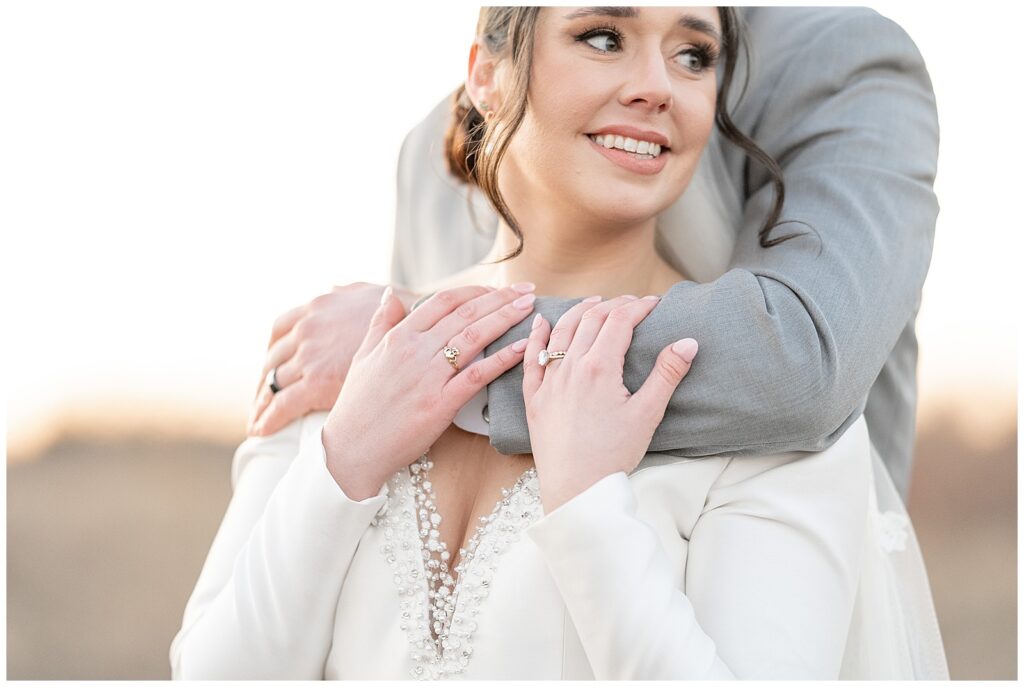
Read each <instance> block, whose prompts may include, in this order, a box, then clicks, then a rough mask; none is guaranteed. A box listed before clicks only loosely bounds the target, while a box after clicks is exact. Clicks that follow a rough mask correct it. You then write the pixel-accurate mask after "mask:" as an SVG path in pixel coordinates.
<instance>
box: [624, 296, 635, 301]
mask: <svg viewBox="0 0 1024 687" xmlns="http://www.w3.org/2000/svg"><path fill="white" fill-rule="evenodd" d="M623 298H628V299H629V300H631V301H635V300H636V296H633V295H631V294H627V295H625V296H623Z"/></svg>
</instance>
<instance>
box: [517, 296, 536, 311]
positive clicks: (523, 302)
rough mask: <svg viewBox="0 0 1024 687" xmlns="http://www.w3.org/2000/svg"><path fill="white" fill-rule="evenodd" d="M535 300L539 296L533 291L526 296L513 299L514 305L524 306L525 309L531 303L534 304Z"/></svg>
mask: <svg viewBox="0 0 1024 687" xmlns="http://www.w3.org/2000/svg"><path fill="white" fill-rule="evenodd" d="M535 300H537V297H536V296H535V295H533V294H532V293H528V294H526V295H525V296H520V297H519V298H517V299H515V300H514V301H512V305H514V306H516V307H517V308H522V309H523V310H526V309H527V308H529V307H530V306H531V305H533V302H534V301H535Z"/></svg>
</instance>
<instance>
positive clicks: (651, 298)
mask: <svg viewBox="0 0 1024 687" xmlns="http://www.w3.org/2000/svg"><path fill="white" fill-rule="evenodd" d="M660 298H661V296H644V298H643V300H645V301H656V300H658V299H660Z"/></svg>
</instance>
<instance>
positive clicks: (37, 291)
mask: <svg viewBox="0 0 1024 687" xmlns="http://www.w3.org/2000/svg"><path fill="white" fill-rule="evenodd" d="M437 7H438V5H436V4H431V3H411V2H408V3H405V2H403V3H394V2H383V3H339V2H327V1H319V2H303V3H284V2H274V3H271V2H234V1H232V2H227V1H210V0H202V1H197V0H187V1H178V2H174V3H170V2H138V1H136V0H131V1H123V2H116V1H111V0H97V1H94V2H89V3H81V2H67V1H56V0H55V1H53V2H45V3H40V2H7V3H4V4H3V6H2V8H0V92H2V93H4V100H5V105H4V106H3V108H2V109H0V217H2V225H3V235H4V255H5V257H6V260H5V261H4V262H5V269H4V277H3V278H4V286H5V294H6V299H7V316H6V323H7V331H8V334H7V336H6V337H4V346H5V349H4V357H5V359H6V360H7V361H8V364H7V375H6V380H5V385H4V386H5V389H6V391H5V393H6V398H7V427H8V432H9V436H8V439H9V445H10V447H11V448H12V450H16V449H17V447H19V446H28V445H29V444H30V443H31V442H32V441H33V439H34V438H35V437H38V436H40V435H39V434H38V433H39V432H40V431H44V430H45V429H46V428H47V427H49V426H52V423H53V421H54V419H55V418H57V417H60V416H66V415H69V414H70V415H77V416H79V417H80V418H84V419H83V420H82V421H83V422H87V421H91V419H92V418H95V417H100V416H103V415H106V416H110V415H111V414H113V415H115V416H116V417H120V418H122V419H123V420H125V421H126V422H139V423H147V424H149V423H151V422H152V421H153V420H154V419H159V418H163V419H165V420H167V421H174V422H173V423H172V424H174V425H175V426H180V422H181V419H182V418H185V419H187V421H188V422H191V423H195V426H199V427H200V428H208V429H209V430H210V431H213V432H216V431H222V430H218V429H217V428H223V427H224V426H225V421H227V422H228V423H232V424H228V425H227V426H228V427H232V428H234V431H233V432H232V434H233V435H238V434H240V432H241V431H242V424H241V423H242V419H243V418H244V415H245V412H246V410H247V407H248V403H249V400H250V397H251V395H252V392H253V390H254V386H255V384H256V382H257V379H256V375H257V373H258V371H259V369H260V367H261V366H262V360H263V353H264V346H265V343H266V338H267V335H268V334H269V328H270V324H271V322H272V321H273V319H274V318H275V317H276V316H277V315H278V314H280V313H281V312H283V311H285V310H287V309H289V308H290V307H292V306H294V305H298V304H300V303H303V302H305V301H307V300H309V299H310V298H312V297H313V296H315V295H316V294H318V293H320V292H323V291H325V290H328V289H329V288H330V286H331V285H333V284H345V283H349V282H353V281H361V280H365V281H374V282H384V281H386V280H387V277H388V266H389V256H390V248H391V231H392V225H393V205H394V176H395V162H396V160H397V156H398V150H399V146H400V144H401V142H402V138H403V136H404V135H405V133H406V132H407V131H408V130H409V129H410V128H411V127H412V126H414V125H415V124H416V123H417V122H418V121H419V120H420V119H421V118H422V117H423V116H424V115H425V114H426V113H427V112H428V111H429V110H430V109H431V108H432V107H433V105H434V104H435V103H437V101H438V100H439V99H440V98H441V97H443V96H444V95H445V94H446V93H448V92H449V91H450V90H451V89H452V88H454V87H455V86H456V85H457V84H458V83H459V82H460V80H461V79H462V78H463V76H464V74H465V69H466V59H467V54H468V48H469V44H470V41H471V39H472V36H473V32H474V29H475V24H476V16H477V11H478V10H477V7H478V6H476V5H470V4H467V3H462V4H454V5H446V6H445V10H444V12H443V13H442V12H439V11H438V9H437ZM877 7H878V9H879V11H881V12H882V13H883V14H885V15H886V16H889V17H890V18H892V19H894V20H896V21H897V22H898V23H900V24H901V25H902V26H903V27H904V28H905V29H906V30H907V32H908V33H909V34H910V35H911V37H912V38H913V39H914V40H915V41H916V43H917V45H918V47H919V48H920V50H921V52H922V53H923V54H924V57H925V60H926V63H927V64H928V66H929V71H930V73H931V76H932V80H933V84H934V87H935V92H936V97H937V101H938V106H939V118H940V126H941V136H942V143H941V150H940V171H939V178H938V180H937V182H936V191H937V193H938V196H939V199H940V203H941V208H942V209H941V215H940V218H939V224H938V230H937V240H936V245H935V252H934V257H933V262H932V268H931V273H930V276H929V278H928V282H927V284H926V286H925V291H924V306H923V309H922V312H921V315H920V318H919V320H918V322H919V339H920V343H921V368H920V371H921V373H920V381H921V386H920V390H921V398H922V406H923V407H924V408H927V407H929V406H930V405H931V404H934V403H938V402H939V401H941V400H943V399H946V398H948V397H950V396H951V395H959V396H967V397H969V399H970V400H969V401H966V402H965V403H964V407H965V408H966V409H968V410H969V411H971V412H979V413H981V414H989V415H990V414H991V413H992V412H993V410H992V408H993V406H992V403H993V402H994V403H997V404H1001V405H1002V407H1006V406H1007V404H1008V403H1010V402H1011V401H1012V399H1013V398H1014V397H1015V395H1016V359H1017V336H1016V320H1017V317H1018V314H1019V311H1020V303H1019V301H1018V300H1017V299H1016V291H1017V289H1016V280H1017V278H1018V272H1017V269H1018V268H1017V265H1016V262H1017V261H1019V255H1020V254H1019V251H1018V250H1017V248H1018V245H1019V244H1018V234H1019V232H1020V222H1019V221H1018V220H1016V215H1015V214H1011V207H1013V209H1016V198H1017V197H1016V195H1015V193H1016V192H1017V191H1018V189H1016V188H1012V187H1011V179H1017V180H1019V174H1018V173H1016V172H1013V173H1012V174H1011V171H1010V167H1009V165H1010V164H1011V161H1013V162H1012V163H1013V164H1016V161H1017V160H1019V159H1020V156H1019V152H1020V151H1019V143H1018V140H1017V138H1016V137H1015V136H1011V132H1013V131H1015V129H1016V128H1017V127H1018V126H1019V123H1018V117H1019V110H1018V109H1016V108H1011V107H1009V106H1008V105H1007V103H1006V98H1007V97H1008V96H1007V95H1006V93H1007V91H1009V90H1013V89H1012V88H1010V83H1009V82H1008V81H1007V80H1006V79H1007V77H1006V72H1005V70H1001V69H998V68H997V65H1001V64H1010V63H1014V64H1016V62H1017V60H1016V58H1014V57H1012V56H1011V53H1010V49H1011V48H1010V46H1014V45H1016V44H1017V42H1018V40H1017V37H1016V36H1015V35H1011V31H1015V30H1016V29H1015V28H1014V27H1013V25H1012V23H1011V22H991V19H992V14H991V13H989V12H986V13H985V14H984V17H983V19H984V20H985V36H986V40H985V49H984V51H978V50H977V49H976V47H972V46H976V42H977V38H976V37H975V36H973V35H963V36H961V35H960V34H962V33H967V31H968V30H967V29H966V28H965V27H964V17H963V14H962V13H963V8H958V9H954V8H952V7H948V6H941V8H939V7H936V6H932V7H925V6H921V7H923V9H918V8H917V7H915V6H914V5H910V4H907V5H905V6H904V5H899V4H883V5H880V6H877ZM973 32H974V29H972V30H971V33H972V34H973ZM982 56H983V57H982ZM1011 146H1016V147H1017V150H1016V154H1011V151H1010V148H1011ZM1011 218H1012V219H1011Z"/></svg>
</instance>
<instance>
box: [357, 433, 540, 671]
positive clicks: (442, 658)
mask: <svg viewBox="0 0 1024 687" xmlns="http://www.w3.org/2000/svg"><path fill="white" fill-rule="evenodd" d="M428 453H429V451H428V452H427V453H424V454H423V455H422V456H420V457H419V458H418V459H417V460H416V462H414V463H413V464H411V465H410V466H409V469H408V471H406V470H400V471H398V472H397V473H395V475H394V476H392V478H391V480H390V482H389V485H388V486H389V489H388V502H387V505H386V507H385V509H384V511H383V522H378V519H377V518H375V519H374V524H375V525H377V526H383V528H384V539H385V542H384V544H383V545H382V546H381V552H382V553H383V554H384V556H385V558H386V559H387V562H388V564H389V565H390V566H391V569H392V572H393V580H394V583H395V585H396V586H397V588H398V595H399V607H400V610H401V614H402V618H401V622H400V627H401V629H402V630H404V631H405V633H406V636H407V637H408V639H409V645H410V653H411V656H412V659H413V662H414V665H413V667H412V669H411V671H410V672H411V675H412V676H413V677H415V678H419V679H424V680H437V679H442V678H445V677H450V676H455V675H458V674H460V673H462V672H464V671H465V669H466V666H468V665H469V661H470V659H471V658H472V655H473V647H472V637H473V632H474V630H475V629H476V620H475V618H476V616H477V614H478V613H479V612H480V605H481V603H482V602H483V600H484V599H485V598H486V597H487V593H488V590H489V586H490V584H491V579H492V577H493V575H494V571H495V570H496V569H497V564H498V559H499V557H500V555H501V553H502V552H503V551H504V550H505V549H506V548H507V547H508V546H509V545H510V544H511V543H512V542H514V541H515V540H517V539H518V538H519V534H520V532H522V530H523V529H525V528H526V527H527V526H529V525H530V523H532V522H534V521H536V520H537V519H538V518H539V517H540V515H541V511H542V508H541V500H540V485H539V482H538V480H537V471H536V468H534V467H530V468H529V469H527V470H526V471H525V472H524V473H523V474H522V475H520V477H519V479H517V480H516V482H515V484H514V485H513V486H512V487H511V488H510V489H502V492H501V493H502V498H501V500H499V501H498V502H497V503H496V504H495V506H494V509H493V510H492V512H491V513H490V515H487V516H484V517H481V518H480V524H479V525H478V526H477V529H476V531H475V532H474V534H473V536H472V537H471V538H470V540H469V542H468V546H467V548H466V549H460V550H459V555H460V557H461V558H460V561H459V564H458V565H457V566H455V573H456V577H455V578H453V577H452V575H451V573H450V571H449V567H448V561H449V559H450V557H451V553H450V552H449V551H448V547H447V544H446V543H445V542H443V541H441V539H440V533H439V530H438V526H439V525H440V524H441V514H440V513H438V512H437V506H436V504H435V503H434V498H433V487H432V485H431V483H430V479H429V473H430V469H431V468H432V467H433V461H431V460H429V459H428V457H427V454H428Z"/></svg>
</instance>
